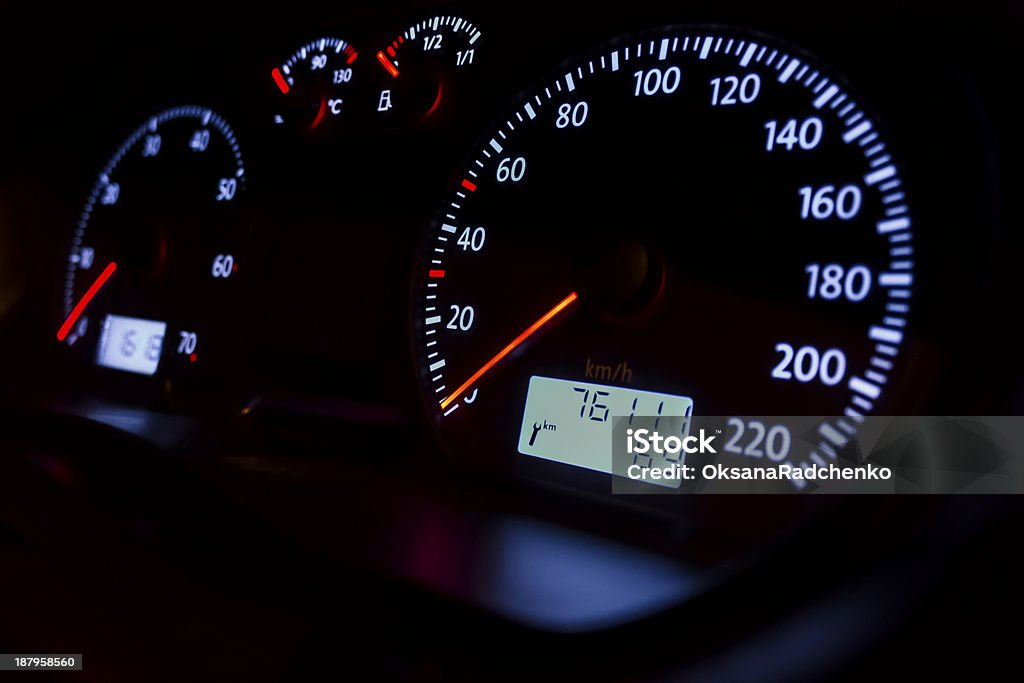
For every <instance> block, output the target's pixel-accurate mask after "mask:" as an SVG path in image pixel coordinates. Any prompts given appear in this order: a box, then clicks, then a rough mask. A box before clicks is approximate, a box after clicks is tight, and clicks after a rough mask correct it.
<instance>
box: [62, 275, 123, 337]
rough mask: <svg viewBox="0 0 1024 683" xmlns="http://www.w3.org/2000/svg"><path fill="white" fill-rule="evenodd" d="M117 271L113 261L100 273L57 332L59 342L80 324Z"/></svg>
mask: <svg viewBox="0 0 1024 683" xmlns="http://www.w3.org/2000/svg"><path fill="white" fill-rule="evenodd" d="M115 270H117V263H116V262H114V261H111V262H110V263H108V264H107V267H106V268H104V269H103V272H102V273H100V275H99V277H98V278H96V281H95V282H93V283H92V284H91V285H90V286H89V289H88V290H86V292H85V294H83V295H82V298H81V299H79V301H78V303H77V304H75V307H74V308H73V309H71V315H69V316H68V319H67V320H65V321H64V324H63V325H61V326H60V330H58V331H57V341H64V340H65V339H67V337H68V333H70V332H71V328H73V327H74V326H75V323H77V322H78V319H79V318H81V317H82V313H83V312H84V311H85V307H86V306H88V305H89V302H90V301H92V300H93V298H94V297H95V296H96V294H97V293H99V291H100V289H102V288H103V285H105V284H107V280H109V279H110V276H111V275H113V274H114V271H115Z"/></svg>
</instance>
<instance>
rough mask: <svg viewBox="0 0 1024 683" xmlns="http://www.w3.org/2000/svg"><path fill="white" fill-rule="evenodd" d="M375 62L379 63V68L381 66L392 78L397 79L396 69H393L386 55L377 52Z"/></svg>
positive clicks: (393, 66)
mask: <svg viewBox="0 0 1024 683" xmlns="http://www.w3.org/2000/svg"><path fill="white" fill-rule="evenodd" d="M377 61H378V62H380V64H381V66H383V67H384V69H385V70H386V71H387V72H388V73H389V74H391V77H392V78H398V69H396V68H395V65H394V64H392V63H391V60H390V59H388V56H387V55H386V54H384V53H383V52H378V53H377Z"/></svg>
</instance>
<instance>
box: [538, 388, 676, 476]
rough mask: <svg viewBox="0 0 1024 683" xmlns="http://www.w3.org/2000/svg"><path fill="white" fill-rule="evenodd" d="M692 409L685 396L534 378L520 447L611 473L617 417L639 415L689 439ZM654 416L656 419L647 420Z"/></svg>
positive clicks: (644, 421) (640, 420) (639, 421)
mask: <svg viewBox="0 0 1024 683" xmlns="http://www.w3.org/2000/svg"><path fill="white" fill-rule="evenodd" d="M692 410H693V401H691V400H690V399H689V398H687V397H685V396H668V395H665V394H655V393H652V392H650V391H637V390H635V389H623V388H622V387H615V386H609V385H606V384H589V383H586V382H571V381H567V380H564V379H555V378H552V377H531V378H530V388H529V393H528V394H527V396H526V407H525V408H524V410H523V422H522V427H521V428H520V430H519V447H518V450H519V452H520V453H522V454H523V455H532V456H533V457H536V458H544V459H545V460H554V461H556V462H562V463H566V464H568V465H575V466H577V467H585V468H587V469H589V470H596V471H598V472H604V473H606V474H611V473H612V469H613V462H612V455H613V450H612V447H613V442H612V417H613V416H622V417H625V418H626V419H627V421H628V422H629V423H630V425H632V423H633V421H634V419H635V420H636V423H637V426H638V427H639V426H641V424H642V425H643V426H645V427H650V428H653V429H655V430H657V429H660V430H661V432H662V433H664V434H671V435H673V436H678V437H679V438H686V436H687V433H686V425H687V424H688V423H687V421H686V418H688V417H689V416H690V414H691V412H692ZM652 417H653V418H654V422H653V424H647V423H648V422H650V418H652ZM677 432H678V433H677ZM645 464H646V463H645ZM668 464H674V463H668ZM658 466H662V467H663V466H665V464H659V465H658ZM677 486H678V484H677Z"/></svg>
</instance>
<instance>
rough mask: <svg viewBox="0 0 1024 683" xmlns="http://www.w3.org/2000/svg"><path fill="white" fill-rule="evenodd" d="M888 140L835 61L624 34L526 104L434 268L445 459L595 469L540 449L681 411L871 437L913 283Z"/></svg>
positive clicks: (450, 214)
mask: <svg viewBox="0 0 1024 683" xmlns="http://www.w3.org/2000/svg"><path fill="white" fill-rule="evenodd" d="M884 130H885V128H884V125H883V123H882V121H881V120H880V119H879V118H878V116H877V115H876V114H875V113H874V112H872V111H871V110H870V109H869V108H868V107H867V106H866V105H865V102H864V101H862V99H861V98H860V97H859V96H858V95H857V94H856V93H855V92H854V91H853V90H852V89H851V88H850V86H849V85H847V83H846V82H845V81H844V80H843V79H842V77H841V76H840V75H839V74H837V73H835V72H834V71H833V70H832V69H830V68H829V67H828V66H827V65H825V64H823V63H822V62H820V61H819V60H817V59H815V58H813V57H811V56H809V55H807V54H805V53H803V52H801V51H799V50H796V49H793V48H792V47H789V46H787V45H784V44H782V43H781V42H779V41H777V40H774V39H772V38H768V37H765V36H763V35H758V34H751V33H744V32H739V31H733V30H728V29H722V28H719V27H709V26H685V27H672V28H665V29H659V30H656V31H653V32H650V33H647V34H644V35H641V36H633V37H630V38H623V39H619V40H616V41H614V42H611V43H609V44H607V45H605V46H603V47H601V48H599V49H596V50H594V51H592V52H589V53H586V54H583V55H580V56H577V57H576V58H574V59H571V60H570V61H567V62H565V63H564V64H562V65H561V66H560V67H559V68H557V69H556V70H555V71H554V72H553V74H552V76H551V77H550V78H549V79H548V80H545V81H542V82H540V83H539V84H538V85H536V86H535V87H533V88H531V89H529V90H527V91H525V92H524V93H522V94H521V95H520V97H519V98H518V99H517V100H516V101H515V103H514V104H513V106H512V107H511V108H510V109H509V110H508V111H507V112H506V114H505V115H504V116H502V117H500V118H499V119H498V120H497V121H496V122H495V123H494V124H493V126H492V127H491V128H490V130H489V131H488V132H487V134H486V135H485V136H483V138H482V140H481V142H480V144H479V145H478V146H477V147H476V148H475V149H474V150H472V152H471V153H470V155H469V156H468V162H467V163H466V165H465V166H464V167H463V168H462V169H461V170H460V172H459V173H458V175H457V177H456V178H455V179H454V181H453V185H454V187H453V189H452V190H451V193H450V195H449V196H448V197H447V198H446V199H445V201H444V203H443V206H442V208H441V210H440V212H439V214H438V216H437V218H436V220H435V221H433V222H432V223H431V225H430V226H429V228H428V229H427V230H426V231H425V234H424V236H423V240H422V245H421V250H420V256H419V261H418V263H417V266H416V273H415V285H414V300H413V329H414V335H415V343H416V353H417V360H418V364H419V372H420V376H421V381H422V386H423V389H424V395H425V397H426V402H427V404H428V407H429V410H430V412H431V413H432V415H433V417H434V419H435V421H436V422H437V423H438V425H439V429H440V431H441V435H442V438H443V440H444V442H445V444H446V445H447V447H448V449H449V450H450V451H452V452H453V453H456V454H459V455H464V456H465V457H466V458H472V459H474V460H475V461H477V462H479V461H480V460H481V459H484V460H487V461H493V462H495V463H497V464H499V466H503V467H507V466H511V464H512V463H521V462H526V461H531V460H535V458H526V457H524V456H538V457H541V458H545V459H548V460H557V461H559V462H563V463H565V462H568V463H570V464H576V465H581V466H584V467H591V466H590V465H588V464H587V463H586V462H583V461H581V458H576V457H565V455H564V454H559V453H557V452H552V451H551V449H548V450H545V449H542V448H540V449H539V448H538V447H537V445H536V444H537V443H538V441H537V440H538V439H545V438H548V439H550V441H551V443H552V444H555V443H561V444H563V445H562V446H556V447H554V451H557V450H558V449H559V448H565V447H567V446H565V445H564V444H570V443H584V442H587V441H588V439H590V436H589V435H591V434H593V433H594V432H593V431H592V430H598V429H609V428H610V427H608V426H607V422H608V416H609V413H610V414H617V415H625V414H629V413H630V411H635V412H639V413H641V414H645V415H655V414H660V411H661V410H668V409H669V408H668V406H675V408H673V409H674V410H678V411H685V412H686V414H687V415H689V414H690V412H691V411H692V413H693V414H703V415H718V416H722V415H833V416H836V417H835V423H834V425H832V426H833V427H834V428H833V429H832V430H830V431H829V433H843V432H845V433H847V434H852V433H854V431H855V430H856V427H857V423H858V422H859V421H861V420H863V418H864V416H865V415H867V414H869V413H871V412H873V411H877V410H878V409H879V406H880V405H883V403H884V401H885V400H886V396H887V394H888V392H889V387H890V386H891V385H892V384H893V382H894V381H896V379H897V378H896V377H895V376H894V374H893V373H895V372H898V369H899V368H898V362H897V361H898V357H899V355H900V349H901V346H902V345H903V344H904V342H905V336H906V334H907V327H908V319H909V314H910V312H911V305H910V299H911V292H912V287H913V284H914V275H913V263H914V247H913V233H912V227H913V218H912V215H911V209H910V203H909V200H908V197H907V195H906V190H905V186H904V182H903V178H902V174H901V168H900V165H899V163H898V159H897V156H896V155H895V154H894V150H893V148H892V146H891V145H890V141H889V140H888V139H886V136H885V134H884ZM638 404H640V405H639V407H638ZM545 416H551V419H550V421H549V420H548V419H547V417H545ZM556 430H557V431H558V432H559V434H560V436H559V437H558V438H557V440H556V439H555V437H554V436H551V437H548V436H547V435H546V432H548V431H550V432H552V433H554V432H555V431H556ZM609 438H610V437H609ZM531 439H532V440H533V441H532V443H531ZM815 457H821V456H820V454H815ZM832 457H834V453H833V455H832ZM591 469H601V468H600V467H591Z"/></svg>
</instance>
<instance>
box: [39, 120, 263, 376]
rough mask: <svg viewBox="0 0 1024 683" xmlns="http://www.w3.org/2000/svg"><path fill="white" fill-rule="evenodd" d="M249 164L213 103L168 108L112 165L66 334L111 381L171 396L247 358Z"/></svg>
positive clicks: (83, 232)
mask: <svg viewBox="0 0 1024 683" xmlns="http://www.w3.org/2000/svg"><path fill="white" fill-rule="evenodd" d="M245 181H246V175H245V167H244V165H243V163H242V156H241V153H240V150H239V145H238V142H237V140H236V138H235V134H234V132H233V131H232V129H231V127H230V126H229V125H228V124H227V122H226V121H225V120H224V119H223V118H221V116H220V115H218V114H216V113H215V112H213V111H212V110H210V109H207V108H203V107H197V106H182V107H175V108H173V109H168V110H166V111H163V112H161V113H159V114H157V115H155V116H153V117H152V118H150V119H149V120H148V121H147V122H146V123H145V124H143V125H142V126H140V127H139V128H138V129H137V130H135V131H134V132H133V133H132V134H131V135H129V136H128V138H127V139H126V140H125V141H124V142H123V143H122V144H121V146H120V147H118V149H117V151H116V152H115V153H114V155H113V157H111V159H110V160H109V161H108V162H107V164H106V166H104V167H103V169H102V171H101V172H100V174H99V177H98V178H97V180H96V183H95V185H94V186H93V189H92V191H91V192H90V193H89V197H88V199H87V201H86V203H85V207H84V208H83V210H82V215H81V218H80V220H79V223H78V227H77V229H76V230H75V233H74V237H73V239H72V243H71V249H70V252H69V256H68V264H67V275H66V281H65V287H64V302H63V312H62V319H63V321H64V322H63V324H62V325H61V327H60V330H59V331H58V333H57V338H58V340H59V341H61V342H63V343H64V344H65V345H67V346H69V347H70V351H71V353H72V354H73V355H74V357H75V358H76V360H77V361H78V362H79V363H80V364H81V365H82V366H85V367H88V368H92V369H93V371H95V372H96V373H98V374H99V375H101V376H102V382H104V383H117V382H119V381H122V382H124V381H127V382H132V381H134V382H136V383H138V382H143V383H145V384H146V385H147V386H157V387H159V389H160V391H170V390H172V389H173V388H175V387H177V386H178V385H179V384H181V385H185V386H187V385H189V384H190V383H192V381H193V380H195V379H196V378H198V377H201V376H203V375H204V374H207V373H206V371H209V370H210V369H211V368H217V367H218V366H223V365H225V364H227V363H228V362H229V361H230V360H231V359H232V358H234V357H236V356H237V355H238V352H239V349H238V346H237V344H235V343H234V342H233V341H232V339H236V331H237V329H238V326H237V324H236V311H237V309H238V306H237V303H238V301H237V298H238V292H239V291H240V290H239V288H240V286H241V285H240V282H241V281H243V280H244V277H243V274H244V275H245V276H248V275H251V273H248V272H247V271H251V270H252V267H253V264H251V263H249V261H248V260H247V255H248V251H247V235H246V230H245V227H244V221H243V220H242V218H241V216H240V215H239V211H240V209H239V204H240V202H241V198H242V195H243V193H244V189H245Z"/></svg>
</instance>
